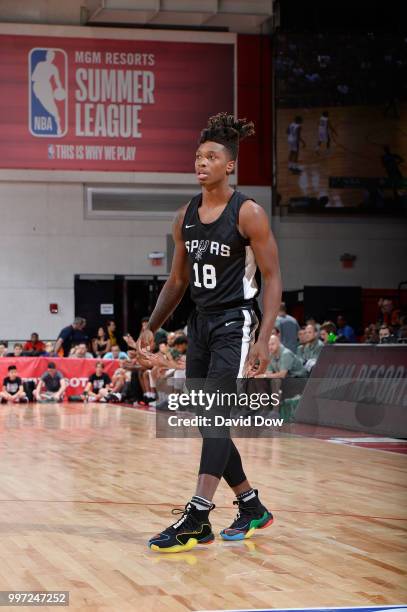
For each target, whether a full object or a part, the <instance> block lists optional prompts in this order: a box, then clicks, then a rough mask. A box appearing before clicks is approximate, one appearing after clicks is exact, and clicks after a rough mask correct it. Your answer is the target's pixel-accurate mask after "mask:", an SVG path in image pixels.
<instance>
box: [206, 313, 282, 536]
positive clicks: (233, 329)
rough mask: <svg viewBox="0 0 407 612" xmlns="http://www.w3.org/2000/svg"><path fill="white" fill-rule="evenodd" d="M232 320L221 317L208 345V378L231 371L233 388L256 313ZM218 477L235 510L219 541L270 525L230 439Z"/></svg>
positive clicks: (231, 315)
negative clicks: (230, 494)
mask: <svg viewBox="0 0 407 612" xmlns="http://www.w3.org/2000/svg"><path fill="white" fill-rule="evenodd" d="M227 319H228V320H227ZM234 319H237V317H236V313H235V312H232V313H228V314H227V315H225V319H224V322H223V329H222V328H221V327H218V329H217V330H216V334H215V336H216V342H215V343H213V344H212V346H211V348H212V351H213V352H212V359H211V367H210V370H209V373H208V377H209V376H210V375H211V374H212V373H215V379H217V380H219V379H220V378H221V374H222V372H224V371H228V372H233V376H234V379H233V381H229V382H228V386H229V385H230V384H232V385H233V386H234V388H235V389H236V388H237V387H236V380H237V379H238V378H241V377H243V375H244V370H245V365H246V361H247V358H248V355H249V350H250V346H251V345H252V343H253V342H254V334H255V331H256V328H257V326H258V319H257V316H256V314H255V313H254V312H253V311H249V310H245V311H243V312H241V318H240V319H237V320H236V321H234ZM231 321H232V323H231ZM225 323H226V325H225ZM225 330H226V331H225ZM215 441H216V442H219V441H220V440H215ZM210 450H213V449H210ZM215 457H216V455H215ZM222 475H223V477H224V478H225V480H226V482H227V483H228V485H229V486H230V487H231V488H232V489H233V491H234V493H235V495H236V500H235V502H234V504H236V505H238V508H239V512H238V515H237V517H236V519H235V520H234V521H233V522H232V524H231V525H230V526H229V527H228V528H226V529H223V530H222V531H221V536H222V538H223V539H226V540H241V539H244V538H248V537H250V536H251V535H252V534H253V532H254V531H255V529H259V528H264V527H266V526H267V525H270V524H271V523H272V520H273V516H272V514H271V512H269V511H268V510H267V508H265V506H263V504H262V503H261V502H260V499H259V496H258V491H257V490H255V489H253V488H252V486H251V485H250V483H249V481H248V480H247V477H246V474H245V472H244V469H243V464H242V459H241V456H240V453H239V451H238V449H237V447H236V445H235V443H234V442H233V440H231V439H229V452H228V456H227V461H226V463H225V464H224V467H223V474H222Z"/></svg>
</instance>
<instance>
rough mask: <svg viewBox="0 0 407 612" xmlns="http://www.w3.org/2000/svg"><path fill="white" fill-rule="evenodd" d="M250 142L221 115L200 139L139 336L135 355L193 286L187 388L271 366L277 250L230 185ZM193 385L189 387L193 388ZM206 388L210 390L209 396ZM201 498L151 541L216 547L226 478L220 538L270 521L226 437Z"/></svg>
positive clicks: (205, 473) (208, 460)
mask: <svg viewBox="0 0 407 612" xmlns="http://www.w3.org/2000/svg"><path fill="white" fill-rule="evenodd" d="M253 133H254V127H253V123H247V122H246V120H243V119H238V120H236V119H234V117H233V116H232V115H228V114H226V113H220V114H218V115H216V116H214V117H211V118H210V119H209V122H208V127H207V128H206V129H204V130H203V131H202V132H201V136H200V140H199V147H198V150H197V152H196V161H195V171H196V175H197V178H198V181H199V183H200V184H201V188H202V192H201V193H200V194H199V195H197V196H195V197H193V198H192V200H191V201H190V202H189V204H188V205H186V206H184V207H183V208H182V209H181V210H180V211H179V213H178V215H177V217H176V219H175V222H174V226H173V236H174V241H175V252H174V258H173V263H172V268H171V273H170V276H169V278H168V280H167V282H166V283H165V285H164V287H163V289H162V291H161V293H160V295H159V297H158V301H157V304H156V307H155V309H154V311H153V313H152V315H151V317H150V320H149V323H148V330H149V331H145V332H142V335H141V336H140V339H139V349H140V351H141V352H143V351H144V352H145V354H146V351H145V349H143V348H142V346H143V345H144V344H145V345H148V344H150V343H151V340H152V334H153V333H155V332H156V331H157V329H158V328H159V327H160V326H161V325H162V324H163V323H164V322H165V321H166V320H167V319H168V317H169V316H170V315H171V313H172V312H173V311H174V310H175V308H176V306H177V304H178V303H179V302H180V300H181V298H182V296H183V295H184V292H185V290H186V288H187V286H188V284H189V286H190V289H191V296H192V299H193V301H194V302H195V307H196V309H195V311H194V312H193V313H192V314H191V316H190V319H189V321H188V340H189V344H188V351H187V362H186V377H187V380H196V379H205V380H206V383H208V385H212V388H216V386H217V385H218V383H220V384H221V383H222V381H224V380H225V379H228V378H229V379H230V377H233V378H234V384H236V379H237V378H238V377H243V376H244V375H245V373H247V376H254V375H255V374H260V373H262V372H264V371H265V369H266V366H267V364H268V361H269V353H268V346H267V344H268V339H269V337H270V333H271V330H272V328H273V326H274V321H275V318H276V315H277V312H278V309H279V306H280V301H281V280H280V270H279V263H278V253H277V247H276V243H275V241H274V238H273V236H272V233H271V230H270V227H269V222H268V218H267V215H266V213H265V211H264V210H263V208H262V207H261V206H259V205H258V204H256V203H255V202H254V200H252V199H251V198H249V197H248V196H246V195H244V194H242V193H240V192H238V191H234V190H233V189H232V188H231V187H230V186H229V183H228V179H229V175H230V174H232V172H233V170H234V168H235V165H236V159H237V155H238V148H239V141H240V140H242V139H243V138H245V137H246V136H250V135H251V134H253ZM258 269H259V272H260V273H261V275H262V277H263V281H264V294H263V296H264V297H263V309H264V316H263V320H262V323H261V326H260V329H259V330H258V331H259V333H258V337H257V340H256V342H254V334H255V332H256V328H257V327H258V325H259V320H258V317H257V316H256V313H255V310H256V296H257V294H258V291H259V282H260V274H257V271H258ZM187 386H188V385H187ZM205 388H207V387H205ZM201 433H202V435H203V443H202V454H201V463H200V468H199V476H198V482H197V487H196V493H195V495H194V496H193V497H192V499H191V501H190V502H189V503H187V505H186V506H185V511H184V512H183V514H182V517H181V518H180V519H179V520H178V521H177V522H176V523H174V524H173V525H171V526H170V527H168V528H167V529H165V530H164V531H163V532H161V533H159V534H158V535H156V536H154V537H152V538H151V539H150V541H149V546H150V548H151V549H152V550H155V551H159V552H179V551H185V550H189V549H190V548H192V547H193V546H195V545H196V544H204V543H205V544H207V543H210V542H212V541H213V540H214V535H213V533H212V528H211V524H210V522H209V512H210V511H211V510H212V509H213V508H214V507H215V506H214V504H213V503H212V499H213V496H214V493H215V491H216V489H217V487H218V485H219V482H220V479H221V478H222V477H223V478H224V479H225V480H226V482H227V483H228V485H229V486H230V487H231V488H232V489H233V491H234V493H235V495H236V502H234V503H235V504H236V505H238V508H239V513H238V515H237V518H236V519H235V520H234V521H233V522H232V524H231V525H230V527H226V528H225V529H223V530H222V531H221V536H222V538H224V539H226V540H241V539H243V538H247V537H250V536H251V535H252V534H253V532H254V530H255V529H258V528H264V527H266V526H267V525H269V524H271V523H272V521H273V517H272V514H271V513H270V512H269V511H268V510H267V508H266V507H265V506H264V505H263V504H262V503H261V501H260V499H259V496H258V492H257V490H254V489H253V488H252V486H251V485H250V483H249V481H248V480H247V477H246V474H245V472H244V470H243V466H242V460H241V457H240V454H239V451H238V449H237V448H236V446H235V444H234V442H233V441H232V440H231V438H230V435H227V436H225V437H221V438H219V437H218V438H214V437H211V436H206V435H205V432H203V431H202V429H201Z"/></svg>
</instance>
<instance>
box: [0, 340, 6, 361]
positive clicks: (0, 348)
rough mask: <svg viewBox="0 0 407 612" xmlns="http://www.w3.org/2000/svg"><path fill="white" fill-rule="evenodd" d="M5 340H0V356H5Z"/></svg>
mask: <svg viewBox="0 0 407 612" xmlns="http://www.w3.org/2000/svg"><path fill="white" fill-rule="evenodd" d="M7 346H8V345H7V342H6V341H5V340H0V357H7Z"/></svg>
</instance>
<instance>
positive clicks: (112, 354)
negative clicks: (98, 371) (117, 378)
mask: <svg viewBox="0 0 407 612" xmlns="http://www.w3.org/2000/svg"><path fill="white" fill-rule="evenodd" d="M128 358H129V357H128V355H127V353H125V352H124V351H121V350H120V346H118V345H117V344H115V345H113V346H112V350H111V351H109V352H108V353H106V354H105V355H104V357H103V359H128Z"/></svg>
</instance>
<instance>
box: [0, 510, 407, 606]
mask: <svg viewBox="0 0 407 612" xmlns="http://www.w3.org/2000/svg"><path fill="white" fill-rule="evenodd" d="M0 503H23V504H24V503H34V504H106V505H108V504H112V505H116V506H143V507H149V506H164V507H169V508H170V507H174V506H180V507H181V506H184V505H185V504H183V503H168V502H151V503H147V504H146V503H143V502H136V501H114V500H109V499H101V500H84V499H0ZM216 507H217V508H218V509H219V510H230V506H216ZM273 512H288V513H289V514H316V515H318V516H339V517H343V518H348V517H349V518H356V519H361V520H363V519H374V520H383V521H407V517H401V516H371V515H369V514H344V513H342V512H320V511H318V510H289V509H284V508H277V509H275V508H274V509H273ZM395 607H397V606H395ZM287 609H288V608H287ZM292 609H293V610H300V609H301V610H303V609H305V608H292ZM314 609H315V608H310V610H314ZM319 609H320V608H318V610H319ZM321 609H322V608H321ZM323 609H324V610H325V609H326V610H328V609H329V608H323ZM332 609H336V608H332ZM226 612H227V611H226Z"/></svg>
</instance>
